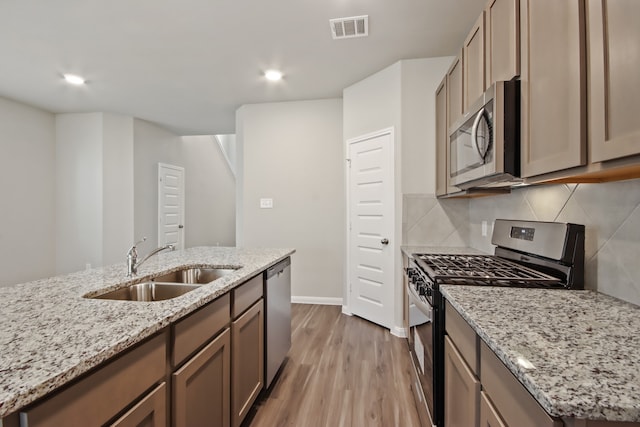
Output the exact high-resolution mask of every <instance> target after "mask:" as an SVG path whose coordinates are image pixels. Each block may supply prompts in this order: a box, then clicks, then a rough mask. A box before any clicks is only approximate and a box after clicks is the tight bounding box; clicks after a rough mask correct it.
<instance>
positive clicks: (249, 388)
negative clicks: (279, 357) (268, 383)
mask: <svg viewBox="0 0 640 427" xmlns="http://www.w3.org/2000/svg"><path fill="white" fill-rule="evenodd" d="M231 335H232V354H233V363H232V382H233V386H232V397H231V402H232V403H231V408H232V420H231V422H232V425H233V427H238V426H240V424H241V423H242V421H243V420H244V418H245V417H246V415H247V413H248V412H249V409H251V405H253V402H255V400H256V398H257V397H258V395H259V394H260V391H261V390H262V386H263V384H264V304H263V300H262V299H260V300H259V301H258V302H256V303H255V304H254V305H253V306H252V307H251V308H249V309H248V310H247V311H246V312H245V313H244V314H242V315H241V316H240V317H238V319H236V320H234V321H233V323H232V326H231Z"/></svg>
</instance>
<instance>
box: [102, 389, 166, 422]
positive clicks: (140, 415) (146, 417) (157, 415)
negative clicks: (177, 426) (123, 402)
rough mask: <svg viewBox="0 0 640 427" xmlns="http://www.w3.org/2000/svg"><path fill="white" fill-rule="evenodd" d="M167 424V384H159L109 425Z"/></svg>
mask: <svg viewBox="0 0 640 427" xmlns="http://www.w3.org/2000/svg"><path fill="white" fill-rule="evenodd" d="M166 425H168V424H167V385H166V383H164V382H163V383H162V384H160V385H159V386H158V387H156V388H155V389H154V390H153V391H151V392H150V393H149V394H148V395H147V396H146V397H144V398H143V399H142V400H141V401H140V402H138V403H137V404H136V405H134V406H133V408H131V409H130V410H128V411H127V412H126V413H125V414H124V415H123V416H121V417H120V418H118V419H117V420H116V421H115V422H114V423H112V424H110V426H111V427H164V426H166Z"/></svg>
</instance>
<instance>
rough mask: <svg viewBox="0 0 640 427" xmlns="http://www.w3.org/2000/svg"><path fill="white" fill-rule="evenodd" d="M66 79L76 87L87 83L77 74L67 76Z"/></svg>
mask: <svg viewBox="0 0 640 427" xmlns="http://www.w3.org/2000/svg"><path fill="white" fill-rule="evenodd" d="M64 79H65V81H66V82H67V83H69V84H72V85H76V86H80V85H83V84H84V83H85V80H84V78H82V77H80V76H76V75H75V74H65V75H64Z"/></svg>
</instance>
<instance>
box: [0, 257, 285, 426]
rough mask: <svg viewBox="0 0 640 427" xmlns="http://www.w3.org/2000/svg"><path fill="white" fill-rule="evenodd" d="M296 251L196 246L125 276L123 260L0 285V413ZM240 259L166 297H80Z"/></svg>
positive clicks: (19, 405) (63, 381)
mask: <svg viewBox="0 0 640 427" xmlns="http://www.w3.org/2000/svg"><path fill="white" fill-rule="evenodd" d="M293 252H295V250H294V249H249V248H222V247H199V248H190V249H186V250H183V251H176V252H169V253H162V254H160V255H157V256H154V257H152V258H151V259H149V260H148V261H147V262H145V263H144V264H143V265H142V266H141V267H140V269H139V271H138V276H137V277H136V278H135V279H134V280H132V279H128V278H127V277H126V265H125V264H126V263H125V262H124V260H123V262H122V263H120V264H116V265H112V266H108V267H105V268H101V269H93V270H86V271H80V272H77V273H73V274H69V275H64V276H57V277H52V278H49V279H43V280H37V281H34V282H29V283H23V284H19V285H14V286H7V287H0V302H1V304H2V306H1V308H0V325H2V326H1V327H0V418H2V417H4V416H6V415H8V414H11V413H13V412H15V411H16V410H18V409H20V408H22V407H24V406H26V405H28V404H30V403H32V402H34V401H35V400H36V399H38V398H40V397H42V396H44V395H45V394H47V393H49V392H50V391H52V390H54V389H56V388H58V387H60V386H61V385H64V384H66V383H68V382H69V381H71V380H72V379H74V378H76V377H78V376H80V375H81V374H83V373H85V372H87V371H88V370H90V369H91V368H94V367H96V366H98V365H99V364H100V363H102V362H104V361H106V360H107V359H109V358H111V357H113V356H115V355H117V354H118V353H120V352H122V351H123V350H125V349H127V348H129V347H131V346H133V345H134V344H136V343H138V342H140V341H142V340H143V339H145V338H147V337H149V336H151V335H153V334H154V333H155V332H157V331H159V330H161V329H162V328H164V327H166V326H167V325H169V324H171V323H173V322H175V321H176V320H178V319H180V318H182V317H184V316H186V315H187V314H189V313H191V312H192V311H194V310H196V309H197V308H199V307H201V306H203V305H204V304H206V303H207V302H209V301H212V300H214V299H215V298H217V297H218V296H220V295H223V294H225V293H226V292H228V291H229V290H231V289H233V288H234V287H236V286H238V285H240V284H242V283H243V282H245V281H246V280H247V279H250V278H251V277H253V276H254V275H256V274H258V273H260V272H261V271H263V270H265V269H267V268H268V267H270V266H272V265H274V264H275V263H277V262H278V261H280V260H282V259H284V258H286V257H287V256H289V255H291V254H292V253H293ZM205 265H212V266H216V267H241V268H240V269H238V270H237V271H235V272H233V273H231V274H229V275H226V276H224V277H222V278H220V279H218V280H216V281H214V282H213V283H211V284H208V285H203V286H202V287H200V288H198V289H195V290H193V291H191V292H188V293H186V294H184V295H182V296H179V297H177V298H174V299H170V300H165V301H155V302H135V301H113V300H99V299H87V298H84V297H83V296H84V295H87V294H88V295H97V294H102V293H104V291H106V290H113V289H116V288H119V287H122V286H125V285H127V284H131V283H136V282H142V281H144V280H143V279H144V278H145V277H148V276H150V275H152V274H154V275H157V274H160V273H169V272H172V271H175V270H178V269H180V268H182V267H197V266H205Z"/></svg>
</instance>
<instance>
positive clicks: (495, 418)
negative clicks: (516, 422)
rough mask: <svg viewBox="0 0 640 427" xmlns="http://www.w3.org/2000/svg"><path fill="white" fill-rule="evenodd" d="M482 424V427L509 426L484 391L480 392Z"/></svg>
mask: <svg viewBox="0 0 640 427" xmlns="http://www.w3.org/2000/svg"><path fill="white" fill-rule="evenodd" d="M480 425H481V426H482V427H507V425H506V424H505V422H504V421H502V418H501V417H500V414H498V411H497V410H496V408H494V407H493V404H492V403H491V401H490V400H489V397H488V396H487V393H485V392H484V391H483V392H481V393H480Z"/></svg>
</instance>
